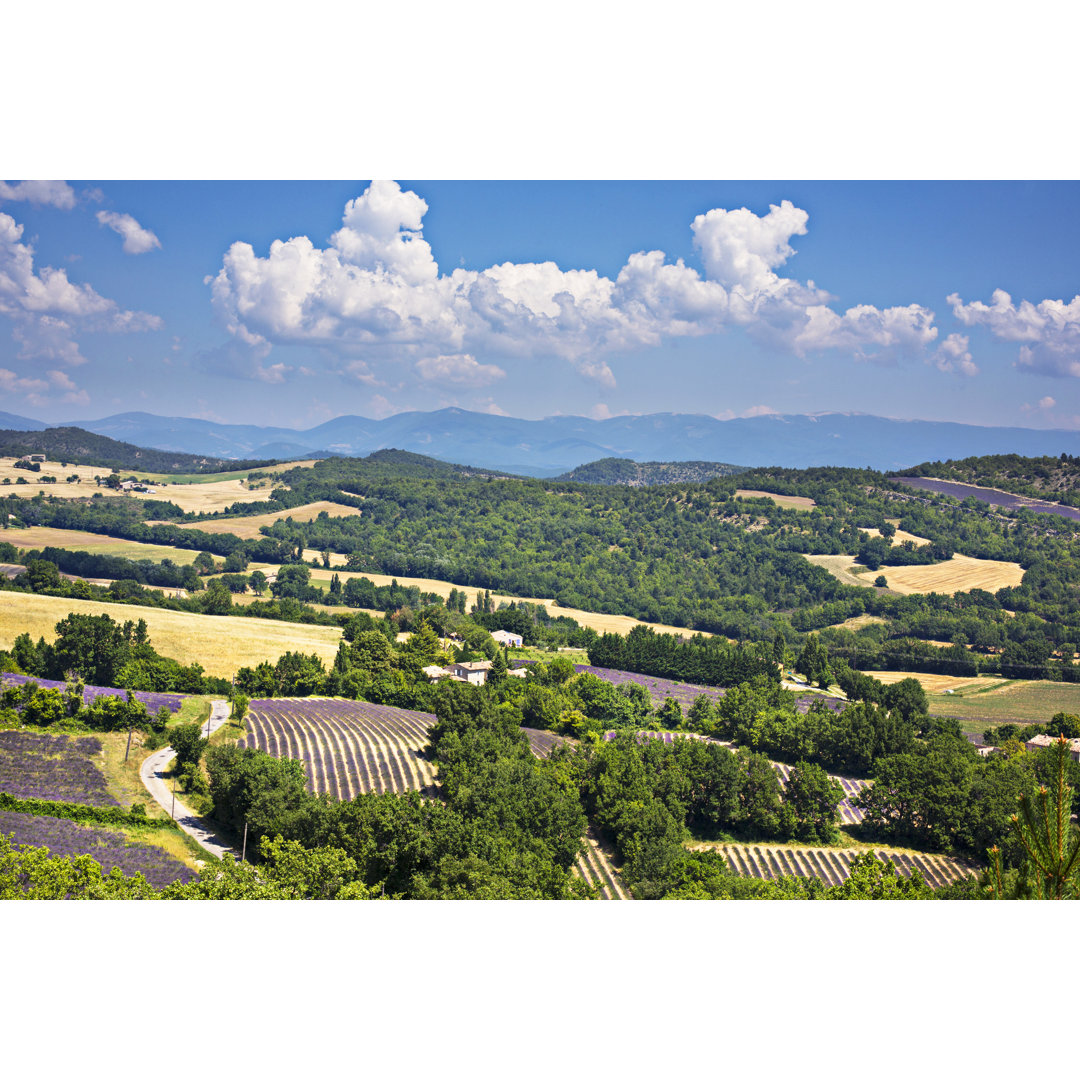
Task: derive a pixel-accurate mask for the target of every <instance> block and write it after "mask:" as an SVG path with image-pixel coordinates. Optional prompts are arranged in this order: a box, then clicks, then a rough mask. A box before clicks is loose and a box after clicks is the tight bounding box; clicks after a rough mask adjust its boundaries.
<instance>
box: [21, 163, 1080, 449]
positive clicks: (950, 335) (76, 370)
mask: <svg viewBox="0 0 1080 1080" xmlns="http://www.w3.org/2000/svg"><path fill="white" fill-rule="evenodd" d="M1078 194H1080V185H1078V184H1076V183H1073V182H1056V183H1043V182H1016V183H1003V182H990V181H979V182H915V181H908V182H878V181H852V182H824V181H818V182H805V181H767V182H764V181H763V182H750V181H731V182H706V181H692V182H675V181H657V182H645V181H620V182H606V181H586V182H567V181H543V182H523V181H492V182H475V181H454V182H434V181H425V180H416V179H401V180H399V181H391V180H383V181H377V182H375V183H374V184H372V182H371V181H367V180H359V181H334V182H283V181H257V182H240V181H224V182H194V181H177V182H165V181H144V182H118V181H97V180H84V181H69V182H64V181H58V182H55V183H52V184H40V183H34V184H23V183H20V182H18V181H14V180H9V181H6V182H4V183H3V184H2V185H0V401H2V404H0V408H3V409H4V410H6V411H9V412H14V413H19V414H22V415H27V416H32V417H35V418H39V419H42V420H45V421H47V422H57V421H78V420H79V419H91V418H97V417H101V416H105V415H109V414H111V413H116V412H122V411H128V410H142V411H148V412H155V413H160V414H163V415H193V416H204V417H207V418H212V419H217V420H224V421H232V422H245V423H267V424H281V425H286V426H293V427H299V428H303V427H309V426H312V425H313V424H316V423H319V422H321V421H323V420H326V419H329V418H331V417H333V416H337V415H341V414H344V413H356V414H360V415H366V416H385V415H389V414H392V413H395V412H401V411H405V410H411V409H421V410H427V409H435V408H440V407H444V406H448V405H457V406H461V407H464V408H472V409H477V410H481V411H491V412H505V413H507V414H510V415H515V416H524V417H530V418H535V417H541V416H546V415H552V414H556V413H574V414H582V415H591V416H595V417H605V416H609V415H616V414H619V413H622V412H630V413H647V412H662V411H663V412H667V411H670V412H695V413H708V414H711V415H714V416H721V417H727V416H741V415H753V414H756V413H761V412H767V411H776V412H781V413H792V412H821V411H832V410H839V411H859V412H868V413H876V414H880V415H886V416H895V417H904V418H917V419H935V420H946V419H949V420H959V421H962V422H967V423H975V424H995V425H1010V426H1025V427H1064V428H1073V429H1075V428H1080V394H1078V389H1077V388H1078V386H1080V297H1078V294H1080V266H1078V263H1077V259H1076V252H1077V251H1078V250H1080V214H1077V213H1076V209H1075V207H1076V205H1077V196H1078Z"/></svg>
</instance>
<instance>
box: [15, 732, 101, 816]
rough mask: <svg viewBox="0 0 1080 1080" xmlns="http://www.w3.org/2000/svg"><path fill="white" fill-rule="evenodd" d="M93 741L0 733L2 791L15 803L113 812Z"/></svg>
mask: <svg viewBox="0 0 1080 1080" xmlns="http://www.w3.org/2000/svg"><path fill="white" fill-rule="evenodd" d="M101 754H102V745H101V740H100V739H98V738H95V737H93V736H73V737H68V736H66V735H48V734H43V733H41V732H37V731H15V730H9V731H0V791H3V792H5V793H6V794H8V795H14V796H15V797H16V798H18V799H46V800H49V801H54V802H73V803H81V804H82V805H84V806H117V805H118V803H117V801H116V800H115V799H114V798H113V797H112V796H111V795H110V794H109V792H108V788H107V785H106V782H105V774H104V773H103V772H102V770H101V768H100V766H99V764H98V762H99V760H100V759H101Z"/></svg>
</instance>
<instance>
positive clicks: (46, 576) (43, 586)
mask: <svg viewBox="0 0 1080 1080" xmlns="http://www.w3.org/2000/svg"><path fill="white" fill-rule="evenodd" d="M24 576H25V578H26V584H27V585H29V586H30V588H31V589H33V590H34V592H45V591H46V590H48V589H59V588H60V586H61V585H62V584H63V583H64V579H63V578H62V577H61V576H60V571H59V570H58V569H57V568H56V564H55V563H51V562H48V561H46V560H45V559H31V560H30V561H29V562H28V563H27V564H26V571H25V575H24Z"/></svg>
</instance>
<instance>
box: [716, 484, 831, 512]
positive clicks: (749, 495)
mask: <svg viewBox="0 0 1080 1080" xmlns="http://www.w3.org/2000/svg"><path fill="white" fill-rule="evenodd" d="M735 494H736V495H737V496H738V497H739V498H740V499H772V501H773V502H774V503H776V505H777V506H783V507H786V508H787V509H789V510H813V509H814V507H815V506H817V503H816V502H814V500H813V499H808V498H807V497H806V496H805V495H776V494H774V493H773V492H771V491H754V490H752V489H750V488H736V490H735Z"/></svg>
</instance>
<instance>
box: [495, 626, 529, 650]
mask: <svg viewBox="0 0 1080 1080" xmlns="http://www.w3.org/2000/svg"><path fill="white" fill-rule="evenodd" d="M491 636H492V637H493V638H494V639H495V640H496V641H497V642H498V643H499V644H500V645H505V646H507V647H508V648H514V649H520V648H521V646H522V645H523V644H524V639H523V638H522V636H521V635H520V634H511V633H510V631H509V630H492V631H491Z"/></svg>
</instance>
